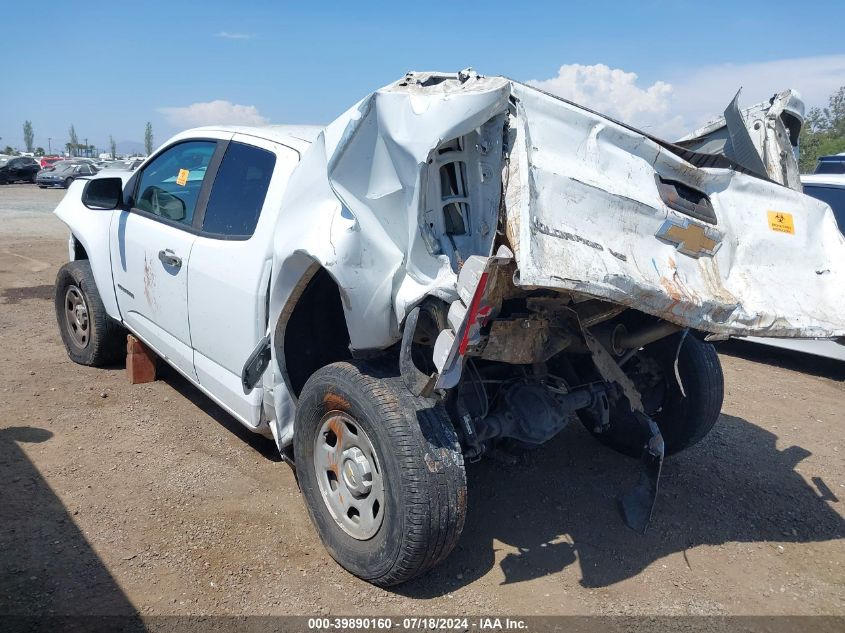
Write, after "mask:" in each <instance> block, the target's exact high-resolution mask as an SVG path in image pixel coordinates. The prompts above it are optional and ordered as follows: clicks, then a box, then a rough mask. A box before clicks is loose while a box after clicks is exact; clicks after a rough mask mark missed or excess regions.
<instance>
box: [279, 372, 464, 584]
mask: <svg viewBox="0 0 845 633" xmlns="http://www.w3.org/2000/svg"><path fill="white" fill-rule="evenodd" d="M294 455H295V459H296V466H297V476H298V478H299V483H300V487H301V489H302V494H303V496H304V497H305V501H306V505H307V507H308V512H309V514H310V516H311V520H312V521H313V523H314V526H315V527H316V528H317V532H318V534H319V535H320V538H321V539H322V541H323V544H324V545H325V546H326V549H327V550H328V551H329V553H330V554H331V556H332V557H333V558H334V559H335V560H336V561H337V562H338V563H339V564H340V565H341V566H342V567H344V568H345V569H347V570H348V571H350V572H351V573H353V574H355V575H356V576H358V577H360V578H362V579H364V580H367V581H369V582H371V583H373V584H376V585H379V586H389V585H395V584H398V583H401V582H404V581H406V580H409V579H411V578H413V577H415V576H418V575H420V574H422V573H423V572H425V571H426V570H428V569H430V568H431V567H433V566H434V565H436V564H437V563H438V562H440V561H441V560H443V559H444V558H445V557H446V556H447V555H448V554H449V553H450V552H451V551H452V549H453V548H454V546H455V544H456V543H457V541H458V537H459V536H460V534H461V530H462V529H463V524H464V518H465V515H466V474H465V472H464V461H463V455H462V454H461V451H460V446H459V444H458V439H457V436H456V434H455V430H454V428H453V426H452V424H451V422H450V420H449V417H448V415H447V414H446V411H445V410H444V409H443V407H442V406H441V405H440V404H439V403H436V402H435V401H433V400H428V399H425V398H418V397H415V396H413V395H412V394H411V393H410V392H409V391H408V390H407V389H406V388H405V386H404V384H403V382H402V379H401V378H400V377H399V376H397V375H396V372H388V371H385V370H382V369H380V368H377V367H376V366H374V365H371V364H367V363H356V362H339V363H333V364H331V365H327V366H325V367H323V368H321V369H319V370H318V371H317V372H315V373H314V374H313V375H312V376H311V377H310V378H309V379H308V381H307V382H306V383H305V386H304V387H303V389H302V393H301V394H300V397H299V405H298V408H297V412H296V432H295V435H294Z"/></svg>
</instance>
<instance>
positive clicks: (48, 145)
mask: <svg viewBox="0 0 845 633" xmlns="http://www.w3.org/2000/svg"><path fill="white" fill-rule="evenodd" d="M52 140H53V139H52V138H51V137H49V136H48V137H47V153H48V154H50V155H52V154H53V148H52V147H51V146H50V142H51V141H52Z"/></svg>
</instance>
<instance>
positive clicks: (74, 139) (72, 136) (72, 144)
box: [66, 125, 79, 156]
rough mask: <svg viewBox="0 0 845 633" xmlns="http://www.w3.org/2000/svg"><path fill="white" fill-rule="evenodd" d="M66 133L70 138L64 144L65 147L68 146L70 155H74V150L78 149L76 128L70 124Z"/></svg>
mask: <svg viewBox="0 0 845 633" xmlns="http://www.w3.org/2000/svg"><path fill="white" fill-rule="evenodd" d="M67 134H68V137H70V140H69V141H68V143H67V145H66V147H68V152H69V153H70V155H71V156H76V152H77V151H78V150H79V137H78V136H77V135H76V128H75V127H73V125H71V126H70V129H69V130H68V133H67Z"/></svg>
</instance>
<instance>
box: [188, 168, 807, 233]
mask: <svg viewBox="0 0 845 633" xmlns="http://www.w3.org/2000/svg"><path fill="white" fill-rule="evenodd" d="M190 175H191V172H190V171H188V170H187V169H180V170H179V175H178V176H176V184H177V185H179V186H180V187H184V186H185V184H186V183H187V182H188V176H190ZM769 215H770V216H771V213H770V214H769ZM789 218H790V220H789V221H790V222H792V216H789ZM791 232H792V231H790V233H791Z"/></svg>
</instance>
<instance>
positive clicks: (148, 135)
mask: <svg viewBox="0 0 845 633" xmlns="http://www.w3.org/2000/svg"><path fill="white" fill-rule="evenodd" d="M144 149H145V150H146V151H147V156H149V155H150V154H152V153H153V124H152V123H150V122H149V121H147V125H146V127H145V128H144Z"/></svg>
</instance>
